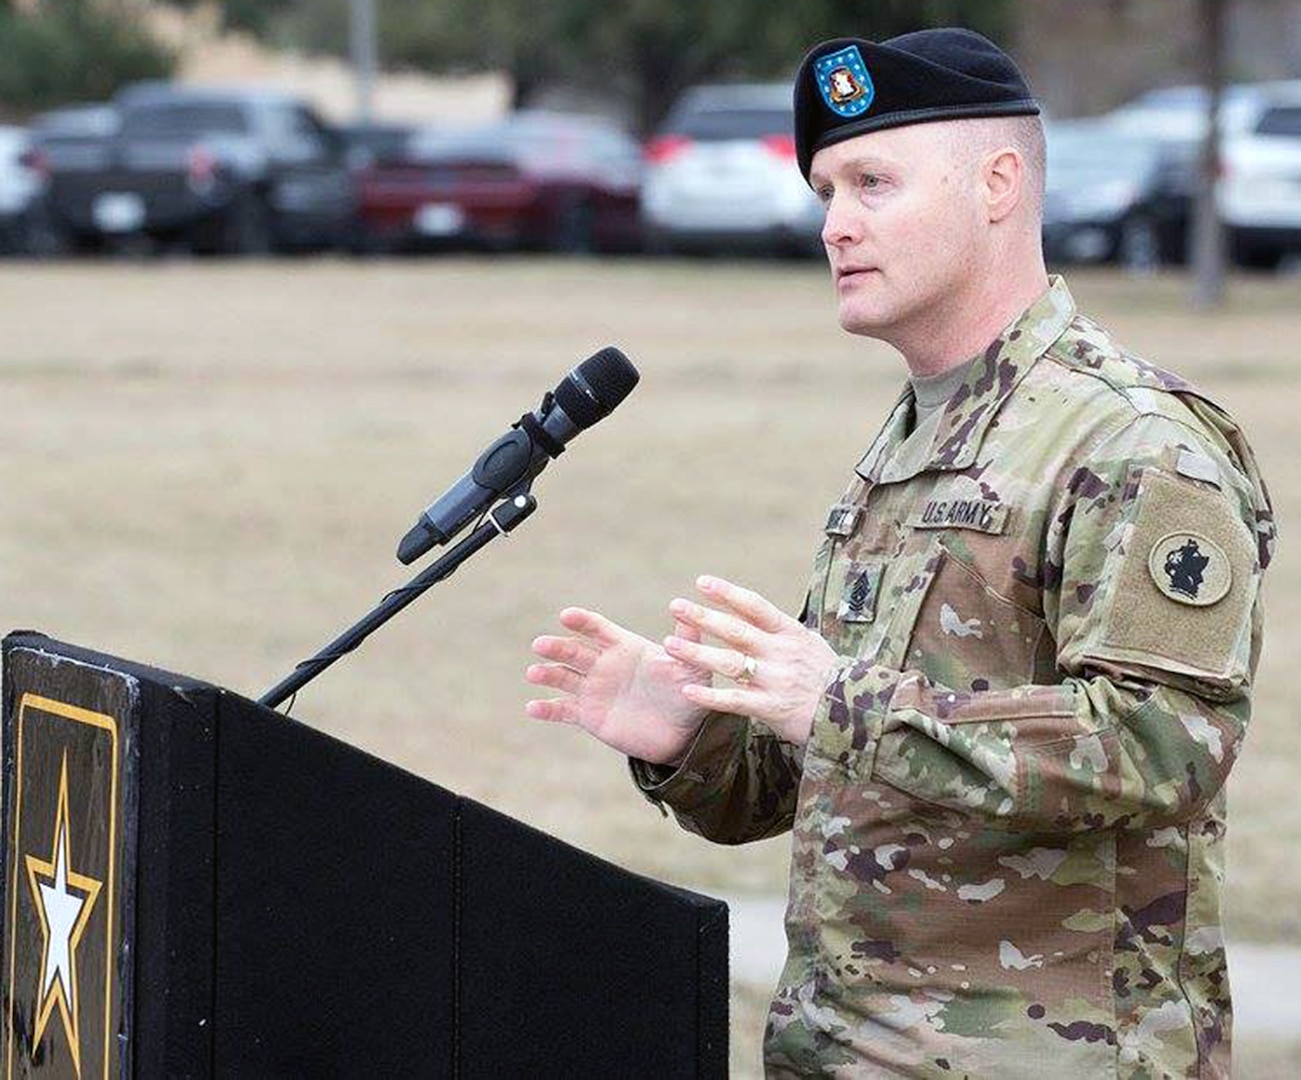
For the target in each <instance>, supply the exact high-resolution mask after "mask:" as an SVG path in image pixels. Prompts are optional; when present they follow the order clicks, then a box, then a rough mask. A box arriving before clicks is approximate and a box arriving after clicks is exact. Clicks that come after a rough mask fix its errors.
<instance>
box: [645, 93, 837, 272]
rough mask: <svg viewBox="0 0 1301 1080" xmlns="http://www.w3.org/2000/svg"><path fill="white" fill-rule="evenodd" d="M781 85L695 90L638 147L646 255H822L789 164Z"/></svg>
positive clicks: (812, 209) (818, 211)
mask: <svg viewBox="0 0 1301 1080" xmlns="http://www.w3.org/2000/svg"><path fill="white" fill-rule="evenodd" d="M794 127H795V124H794V112H793V108H792V105H791V86H790V84H789V83H751V84H737V85H716V86H697V87H695V88H694V89H692V90H689V91H687V93H686V94H684V95H683V96H682V98H681V99H680V100H679V101H678V103H677V104H676V105H675V106H674V108H673V111H672V112H671V113H670V114H669V116H668V119H667V120H666V121H665V122H664V124H663V126H662V127H661V128H660V130H659V133H658V134H657V135H656V136H655V137H654V138H653V139H651V141H650V142H649V143H648V144H647V146H646V172H645V175H644V179H643V182H642V192H641V209H642V224H643V226H644V228H645V230H646V239H647V244H648V246H649V247H650V248H651V249H652V250H660V251H672V250H679V249H686V248H694V249H708V248H720V247H726V248H733V247H741V246H747V247H762V248H768V249H774V248H775V249H778V250H782V251H788V252H792V253H804V252H808V253H817V254H821V253H822V241H821V233H822V222H823V212H822V206H821V204H819V202H818V200H817V197H816V196H815V195H814V194H813V192H812V191H811V190H810V188H809V186H808V184H806V183H805V182H804V178H803V177H802V176H801V175H800V170H799V166H798V165H797V164H796V160H795V137H794V134H793V132H794Z"/></svg>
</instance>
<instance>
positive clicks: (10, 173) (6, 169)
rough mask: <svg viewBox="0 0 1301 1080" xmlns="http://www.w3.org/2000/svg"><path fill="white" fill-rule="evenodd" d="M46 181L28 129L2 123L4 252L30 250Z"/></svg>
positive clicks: (0, 243)
mask: <svg viewBox="0 0 1301 1080" xmlns="http://www.w3.org/2000/svg"><path fill="white" fill-rule="evenodd" d="M43 185H44V178H43V176H42V174H41V172H40V170H39V168H38V167H37V163H36V160H35V158H34V157H33V155H32V146H31V136H30V135H29V134H28V132H27V131H26V129H24V128H20V127H0V254H25V253H27V252H28V250H29V234H28V230H29V227H30V226H31V225H32V222H33V219H32V215H33V213H34V208H36V207H39V204H40V197H41V189H42V187H43Z"/></svg>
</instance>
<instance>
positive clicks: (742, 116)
mask: <svg viewBox="0 0 1301 1080" xmlns="http://www.w3.org/2000/svg"><path fill="white" fill-rule="evenodd" d="M794 127H795V121H794V114H793V112H792V111H791V110H790V109H758V108H756V109H743V108H742V109H701V110H699V111H692V112H684V113H682V114H681V115H679V116H677V117H675V118H673V119H671V120H670V121H669V122H668V123H667V124H666V125H665V128H664V130H665V132H666V133H667V134H671V135H685V136H686V137H687V138H690V139H698V140H699V141H701V142H720V141H722V140H724V139H762V138H763V137H764V136H766V135H789V134H790V133H791V132H792V130H793V129H794Z"/></svg>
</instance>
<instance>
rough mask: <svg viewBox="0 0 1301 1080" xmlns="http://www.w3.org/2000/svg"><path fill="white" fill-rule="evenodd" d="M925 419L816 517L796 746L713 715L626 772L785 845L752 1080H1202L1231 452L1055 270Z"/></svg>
mask: <svg viewBox="0 0 1301 1080" xmlns="http://www.w3.org/2000/svg"><path fill="white" fill-rule="evenodd" d="M944 408H945V411H944V413H943V416H942V418H941V420H940V423H939V427H938V429H937V430H935V432H934V435H933V437H932V438H930V439H929V441H927V442H926V444H925V445H923V446H920V447H918V446H917V445H916V442H917V440H912V443H911V444H910V442H909V440H908V439H907V434H908V430H909V421H910V417H911V413H912V393H911V390H906V391H905V393H904V395H903V397H902V398H901V399H900V400H899V402H898V403H897V404H896V406H895V407H894V410H893V411H892V413H891V415H890V417H889V419H888V421H887V422H886V425H885V427H884V429H883V430H882V431H881V433H880V435H878V436H877V438H876V440H875V442H874V443H873V444H872V446H871V448H870V449H869V450H868V452H867V454H866V456H865V457H864V458H863V459H862V461H861V462H860V463H859V464H858V466H857V469H856V470H855V472H856V475H855V477H854V478H853V481H852V483H851V484H850V486H849V489H848V491H847V492H846V493H845V495H844V497H843V499H842V500H841V501H840V502H839V503H837V504H836V506H834V507H833V508H832V510H831V514H830V516H829V518H828V521H827V525H826V535H825V539H824V541H823V543H822V546H821V548H820V549H819V551H818V554H817V558H816V561H815V568H814V573H813V578H812V581H811V584H810V587H809V592H808V601H807V607H806V617H805V621H806V624H807V625H809V626H810V627H813V628H816V629H817V630H818V631H819V632H820V633H821V634H822V635H823V637H825V638H826V640H827V641H828V642H830V643H831V644H832V646H833V647H834V648H835V649H836V651H837V652H838V653H839V654H841V656H842V661H841V663H840V665H839V666H838V668H837V670H836V671H835V673H834V677H833V678H832V679H831V681H830V684H829V686H828V687H827V690H826V693H825V695H824V697H823V699H822V701H821V705H820V707H819V709H818V711H817V714H816V717H815V719H814V722H813V728H812V733H811V736H810V739H809V741H808V744H807V746H805V747H802V748H797V747H795V746H793V745H790V744H788V743H785V742H783V741H781V740H779V739H777V738H776V737H775V736H774V735H773V734H772V733H771V732H769V731H768V730H767V729H765V728H764V727H763V726H762V725H760V724H758V723H757V722H753V721H747V720H744V719H741V718H738V717H734V716H727V715H725V714H715V715H713V716H711V717H710V718H709V719H708V720H707V721H706V723H705V725H704V726H703V727H702V729H701V732H700V734H699V735H698V737H697V739H696V742H695V744H694V745H693V747H692V749H691V750H690V752H689V754H688V756H687V758H686V759H685V760H684V761H683V763H682V764H681V765H680V766H679V767H678V768H677V769H676V770H674V771H669V770H657V769H655V768H653V767H650V766H647V765H646V764H645V763H643V762H633V763H632V765H633V773H634V776H635V777H636V778H637V781H638V783H639V786H640V787H641V788H642V790H643V791H644V792H645V793H646V794H647V796H648V797H649V798H650V799H652V800H653V801H656V802H662V803H664V804H667V805H668V806H669V807H671V808H672V810H673V811H674V813H675V815H676V816H677V818H678V820H679V822H680V823H681V824H682V825H683V826H684V827H686V828H687V829H690V830H692V831H694V832H697V833H700V834H701V835H703V836H705V837H708V838H709V839H711V840H715V841H718V842H721V843H741V842H744V841H747V840H753V839H758V838H761V837H767V836H771V835H773V834H775V833H779V832H781V831H784V830H785V829H788V828H792V829H793V830H794V839H793V855H792V867H791V883H790V897H789V905H788V908H787V915H786V933H787V939H788V943H789V953H788V959H787V963H786V966H785V969H784V971H783V973H782V978H781V985H780V987H779V989H778V991H777V994H776V997H775V999H774V1000H773V1002H772V1005H771V1010H770V1014H769V1021H768V1029H767V1033H766V1037H765V1060H766V1064H767V1070H768V1073H769V1075H770V1076H789V1075H797V1074H799V1075H803V1074H809V1073H825V1074H829V1075H835V1076H868V1075H871V1076H877V1075H906V1076H924V1077H962V1076H969V1077H1021V1076H1024V1077H1042V1076H1088V1077H1094V1076H1097V1077H1105V1076H1125V1077H1161V1076H1199V1077H1209V1076H1227V1075H1228V1068H1229V1064H1228V1063H1229V1035H1230V1018H1231V1013H1230V999H1229V984H1228V979H1227V970H1226V965H1225V955H1224V943H1223V939H1222V937H1221V932H1220V889H1221V882H1222V878H1223V870H1224V854H1223V851H1224V834H1225V803H1224V792H1223V786H1224V781H1225V778H1226V776H1227V774H1228V772H1229V769H1230V767H1231V766H1232V764H1233V761H1234V759H1235V758H1236V756H1237V754H1238V751H1239V748H1240V747H1241V744H1242V738H1243V733H1244V731H1245V729H1246V726H1247V720H1248V715H1249V712H1250V684H1251V678H1252V674H1253V672H1254V670H1255V667H1256V661H1257V657H1258V655H1259V650H1260V644H1261V619H1262V617H1261V607H1260V597H1259V589H1260V579H1261V574H1262V571H1263V570H1264V568H1265V566H1266V565H1267V564H1268V562H1269V560H1270V556H1271V553H1272V551H1273V547H1274V527H1273V519H1272V515H1271V511H1270V504H1269V499H1268V496H1267V494H1266V491H1265V488H1264V485H1263V483H1262V481H1261V479H1260V476H1259V473H1258V471H1257V468H1256V464H1255V461H1254V458H1253V456H1252V453H1251V450H1250V448H1249V447H1248V446H1247V443H1246V441H1245V440H1244V439H1243V437H1242V435H1241V433H1240V432H1239V430H1238V428H1237V426H1236V425H1235V423H1234V422H1233V420H1232V419H1231V418H1230V417H1229V416H1228V415H1227V414H1226V413H1225V412H1223V411H1222V410H1221V409H1220V408H1218V407H1217V406H1216V405H1215V404H1213V403H1212V402H1211V401H1209V400H1208V399H1207V398H1206V397H1205V396H1203V395H1202V394H1201V393H1199V392H1198V391H1197V390H1196V389H1194V388H1193V387H1192V386H1190V385H1189V384H1188V383H1186V382H1184V381H1183V380H1182V379H1180V378H1178V377H1177V376H1175V375H1172V374H1170V373H1169V372H1166V371H1162V370H1160V369H1159V368H1156V367H1154V366H1152V365H1151V364H1149V363H1147V362H1145V361H1143V360H1141V359H1139V358H1138V357H1135V356H1133V355H1131V354H1130V353H1128V352H1126V351H1125V350H1124V349H1123V348H1122V347H1121V346H1119V345H1118V344H1116V343H1115V342H1113V341H1112V339H1111V338H1110V337H1109V336H1108V335H1107V333H1106V332H1105V331H1103V330H1102V329H1100V328H1099V327H1098V326H1097V325H1096V324H1094V323H1093V322H1091V321H1089V320H1088V319H1087V318H1085V317H1083V316H1081V315H1077V314H1076V310H1075V304H1074V302H1073V300H1072V298H1071V296H1070V293H1069V292H1068V290H1067V288H1066V286H1065V284H1064V283H1063V282H1062V281H1061V279H1060V278H1055V279H1053V281H1052V284H1051V287H1050V289H1049V291H1048V292H1047V293H1045V294H1044V295H1043V296H1042V297H1041V298H1040V299H1039V300H1038V301H1037V302H1036V303H1035V304H1034V305H1033V306H1032V307H1031V308H1030V309H1029V310H1028V311H1026V312H1025V314H1024V315H1023V316H1022V317H1021V318H1020V319H1018V320H1017V321H1016V322H1015V323H1014V324H1013V325H1012V326H1011V327H1009V328H1008V330H1007V331H1006V332H1005V333H1004V334H1002V335H1001V336H1000V337H999V339H998V340H997V341H995V342H994V343H993V344H992V345H991V346H990V347H989V349H988V350H987V352H986V353H985V354H984V356H983V358H981V359H978V360H977V361H976V362H975V363H974V364H973V366H972V368H971V371H970V373H969V375H968V377H967V380H966V383H965V385H963V386H962V387H961V388H960V389H959V390H958V391H957V392H956V393H955V394H954V396H953V397H952V398H951V399H950V400H949V402H948V404H947V405H946V406H945V407H944ZM926 430H927V429H922V432H921V434H923V435H924V434H925V432H926Z"/></svg>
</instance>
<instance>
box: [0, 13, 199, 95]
mask: <svg viewBox="0 0 1301 1080" xmlns="http://www.w3.org/2000/svg"><path fill="white" fill-rule="evenodd" d="M0 56H3V57H4V62H3V63H2V64H0V108H3V109H4V110H5V111H8V112H12V113H27V112H34V111H38V110H40V109H49V108H53V107H55V106H58V105H62V104H65V103H67V102H69V101H97V100H102V99H104V98H107V97H111V96H112V94H113V93H114V91H116V90H117V88H118V87H119V86H121V85H122V84H123V83H126V82H131V81H134V80H137V79H156V78H164V77H166V76H167V75H169V74H170V73H171V71H172V68H173V65H174V59H173V57H172V56H171V55H170V54H169V53H168V52H167V50H166V49H164V48H163V47H162V46H161V45H160V44H159V43H158V42H156V41H154V40H153V38H151V37H150V36H149V35H148V34H147V33H146V32H145V31H144V30H142V29H141V28H140V27H139V25H138V23H137V21H136V20H135V19H133V18H132V17H130V16H129V15H128V14H127V13H126V12H125V11H123V10H119V9H116V8H114V7H113V6H111V5H110V4H108V3H105V2H102V0H101V2H100V3H98V4H88V3H84V2H83V0H44V2H43V3H42V4H41V5H40V7H39V8H37V9H36V10H34V11H30V12H20V11H17V10H16V9H15V8H14V6H13V5H12V4H5V5H3V6H0Z"/></svg>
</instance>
